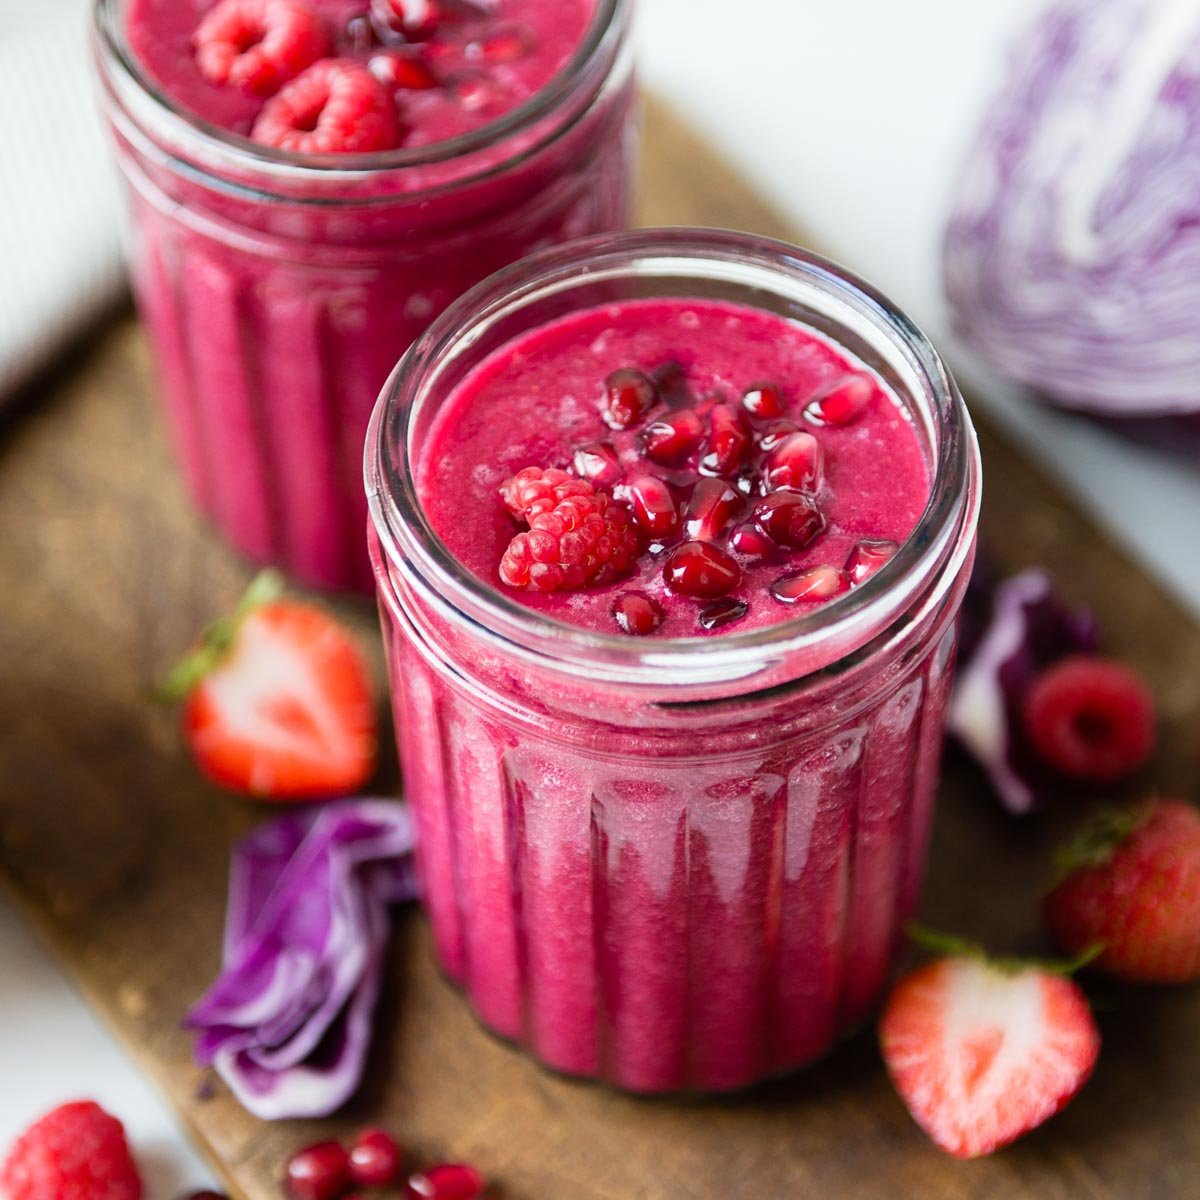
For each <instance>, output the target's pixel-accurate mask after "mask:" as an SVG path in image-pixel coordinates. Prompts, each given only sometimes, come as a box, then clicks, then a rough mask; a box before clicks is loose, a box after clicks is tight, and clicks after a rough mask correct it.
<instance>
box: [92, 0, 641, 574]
mask: <svg viewBox="0 0 1200 1200" xmlns="http://www.w3.org/2000/svg"><path fill="white" fill-rule="evenodd" d="M630 6H631V0H600V2H599V4H598V9H597V14H596V17H595V20H594V22H593V26H592V29H591V31H590V33H589V35H588V38H587V39H586V41H585V43H584V45H583V46H582V47H581V48H580V50H579V52H578V54H577V55H576V57H575V59H574V60H573V61H572V63H571V64H570V65H569V66H568V67H567V69H566V70H565V71H564V72H563V73H562V74H561V75H559V76H558V77H557V78H556V79H555V80H554V81H553V82H552V83H551V84H550V85H549V86H547V87H546V88H545V89H543V91H541V92H539V93H538V94H537V95H536V96H534V97H533V99H532V100H530V101H529V102H528V103H527V104H526V105H524V106H523V107H521V108H519V109H517V110H515V111H513V112H512V113H510V114H508V115H507V116H505V117H503V118H500V119H498V120H497V121H494V122H493V123H491V124H489V125H486V126H484V127H483V128H482V129H480V130H478V131H476V132H474V133H469V134H464V135H462V136H460V137H456V138H453V139H451V140H448V141H445V142H441V143H435V144H433V145H430V146H424V147H420V148H417V149H411V150H405V149H400V150H395V151H388V152H386V153H380V154H371V155H353V156H344V155H326V156H313V155H296V154H290V153H286V152H283V151H277V150H274V149H272V148H269V147H265V146H261V145H258V144H256V143H254V142H251V141H248V140H247V139H245V138H242V137H240V136H238V135H236V134H232V133H229V132H227V131H224V130H220V129H216V128H214V127H213V126H210V125H207V124H206V123H204V122H202V121H200V120H199V119H198V118H196V117H194V116H193V115H191V114H190V113H188V112H187V111H185V110H183V109H182V108H180V107H179V106H178V105H176V104H175V102H174V101H173V100H172V98H171V97H170V96H169V95H167V94H165V93H164V92H163V91H162V90H161V89H160V88H159V87H158V86H157V85H156V84H155V83H154V81H152V80H151V79H149V78H148V77H147V75H146V73H145V71H144V70H143V68H142V67H141V65H140V64H139V63H138V61H137V60H136V58H135V57H134V56H133V55H132V54H131V53H130V51H129V48H128V45H127V38H126V34H125V25H124V19H125V18H124V10H125V7H126V3H125V0H96V4H95V12H94V15H95V37H94V45H95V56H96V61H97V64H98V69H99V72H100V77H101V81H102V84H103V89H102V94H103V101H104V110H105V114H106V116H107V118H108V121H109V124H110V127H111V130H112V134H113V137H114V139H115V142H116V149H117V159H118V163H119V165H120V168H121V173H122V175H123V177H124V179H125V182H126V184H127V189H126V190H127V195H128V200H129V209H130V221H129V235H130V236H129V250H130V261H131V265H132V272H133V283H134V290H135V293H136V296H137V300H138V306H139V309H140V311H141V314H142V317H143V319H144V321H145V324H146V327H147V329H148V331H149V334H150V340H151V344H152V346H153V350H154V355H155V359H156V361H157V365H158V370H159V375H160V379H161V384H162V388H163V392H164V395H165V398H166V401H167V407H168V412H169V415H170V418H171V425H172V429H173V434H174V441H175V446H176V449H177V453H178V457H179V460H180V462H181V464H182V467H183V472H184V475H185V477H186V480H187V483H188V486H189V490H190V492H191V494H192V496H193V498H194V500H195V502H196V504H197V505H198V506H199V508H200V509H201V510H202V511H203V512H205V513H206V514H208V515H209V516H210V517H211V518H212V519H213V520H214V521H215V522H216V524H217V525H218V526H219V527H220V528H221V530H222V531H223V532H224V534H225V535H226V536H227V538H228V539H229V540H230V542H232V544H233V545H234V546H235V547H236V548H237V549H238V550H239V551H241V552H242V553H243V554H245V555H246V556H247V557H248V558H251V559H254V560H255V561H259V562H270V563H275V564H278V565H280V566H282V567H284V568H285V569H286V570H288V571H289V572H291V573H292V574H293V575H295V576H296V577H297V578H298V579H300V580H302V581H303V582H305V583H308V584H311V585H314V586H317V587H325V588H335V589H343V588H344V589H358V590H363V591H369V590H370V588H371V575H370V566H369V564H368V562H367V557H366V554H365V552H364V549H363V533H362V531H363V528H364V526H365V524H366V519H367V514H366V507H365V504H364V501H363V494H362V486H361V476H360V473H359V471H360V464H361V461H362V444H363V437H364V434H365V432H366V428H367V422H368V420H369V419H370V414H371V409H372V407H373V406H374V403H375V400H376V398H377V397H378V395H379V389H380V388H381V387H382V386H383V384H384V382H385V380H386V379H387V377H388V374H389V372H390V371H391V369H392V367H393V366H394V365H395V362H396V359H397V357H399V355H400V354H402V353H403V352H404V350H405V349H406V348H407V347H408V346H409V345H410V344H411V343H412V341H413V340H414V339H415V338H416V337H417V336H418V335H419V334H420V333H421V332H422V331H423V330H424V329H425V328H426V326H427V325H428V324H429V322H430V320H432V319H433V317H435V316H436V315H437V314H438V313H439V312H441V311H442V310H443V309H444V308H445V307H446V306H447V305H448V304H449V303H451V301H453V300H455V299H456V298H457V297H459V296H460V295H462V293H463V292H465V291H466V290H467V289H468V288H470V287H472V286H473V285H475V284H477V283H478V282H479V281H480V280H482V279H484V278H485V277H486V276H488V275H489V274H491V273H492V272H494V271H496V270H499V269H500V268H501V267H503V266H505V265H507V264H509V263H512V262H515V261H516V260H518V259H520V258H521V257H523V256H524V255H526V254H528V253H530V252H531V251H534V250H537V249H540V248H542V247H545V246H553V245H558V244H560V243H562V242H563V241H566V240H567V239H569V238H572V237H579V236H583V235H585V234H592V233H599V232H602V231H605V230H618V229H623V228H624V227H625V225H626V224H627V222H628V216H629V190H630V189H629V182H630V175H631V168H632V161H633V153H634V149H635V136H634V123H633V103H632V94H633V83H632V58H631V53H630V47H629V24H630Z"/></svg>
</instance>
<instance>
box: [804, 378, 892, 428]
mask: <svg viewBox="0 0 1200 1200" xmlns="http://www.w3.org/2000/svg"><path fill="white" fill-rule="evenodd" d="M874 390H875V386H874V384H873V383H872V382H871V380H870V379H868V378H867V377H866V376H865V375H851V376H850V377H849V378H848V379H844V380H843V381H842V382H841V383H839V384H838V385H837V386H836V387H834V388H833V389H831V390H830V391H828V392H826V393H825V394H824V395H823V396H818V397H817V398H816V399H815V400H813V401H812V402H811V403H810V404H809V405H808V407H807V408H806V409H805V410H804V415H805V417H807V418H808V420H810V421H811V422H812V423H813V424H814V425H849V424H851V423H852V422H854V421H856V420H858V418H859V417H860V416H862V414H863V412H864V410H865V409H866V407H867V404H868V403H869V402H870V400H871V395H872V393H873V392H874Z"/></svg>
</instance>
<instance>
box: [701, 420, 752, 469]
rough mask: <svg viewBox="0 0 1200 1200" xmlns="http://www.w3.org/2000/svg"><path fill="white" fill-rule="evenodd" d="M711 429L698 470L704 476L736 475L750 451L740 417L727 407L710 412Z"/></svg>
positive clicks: (746, 434) (747, 436)
mask: <svg viewBox="0 0 1200 1200" xmlns="http://www.w3.org/2000/svg"><path fill="white" fill-rule="evenodd" d="M710 419H711V421H712V428H711V432H710V433H709V435H708V444H707V447H706V449H705V453H704V457H703V459H701V461H700V469H701V470H702V471H703V472H704V473H705V474H706V475H736V474H737V471H738V468H739V467H741V465H742V463H743V462H744V461H745V459H746V453H747V451H748V450H749V449H750V434H749V433H747V432H746V427H745V426H744V425H743V424H742V418H741V414H740V413H739V412H738V411H737V409H735V408H731V407H730V406H729V405H727V404H719V405H717V407H716V408H714V409H713V410H712V416H711V418H710Z"/></svg>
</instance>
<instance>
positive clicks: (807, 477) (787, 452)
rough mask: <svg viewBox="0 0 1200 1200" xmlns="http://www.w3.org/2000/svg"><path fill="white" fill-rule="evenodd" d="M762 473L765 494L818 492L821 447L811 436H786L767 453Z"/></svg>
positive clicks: (822, 475)
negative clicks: (763, 475) (764, 480)
mask: <svg viewBox="0 0 1200 1200" xmlns="http://www.w3.org/2000/svg"><path fill="white" fill-rule="evenodd" d="M764 469H765V471H766V487H767V490H768V491H772V492H774V491H779V490H781V489H784V488H788V489H791V490H792V491H796V492H817V491H820V489H821V484H822V482H823V481H824V479H825V455H824V452H823V451H822V450H821V443H820V442H818V441H817V439H816V438H815V437H813V435H812V434H811V433H793V434H790V435H789V436H788V437H786V438H784V440H783V441H782V442H780V443H779V445H778V446H776V447H775V449H774V450H772V451H771V453H770V455H769V456H768V458H767V461H766V465H765V468H764Z"/></svg>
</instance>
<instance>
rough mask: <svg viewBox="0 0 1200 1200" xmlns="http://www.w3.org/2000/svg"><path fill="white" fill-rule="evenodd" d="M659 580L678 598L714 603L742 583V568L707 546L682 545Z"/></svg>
mask: <svg viewBox="0 0 1200 1200" xmlns="http://www.w3.org/2000/svg"><path fill="white" fill-rule="evenodd" d="M663 578H664V579H665V580H666V584H667V587H669V588H670V589H671V591H673V592H678V593H679V594H680V595H682V596H693V597H696V598H698V599H702V600H708V599H716V598H717V597H718V596H726V595H728V594H729V593H730V592H732V591H733V590H734V588H736V587H737V586H738V584H739V583H741V582H742V568H741V567H739V566H738V564H737V560H736V559H734V558H733V557H732V556H730V555H729V554H726V553H725V551H724V550H721V549H720V548H718V547H717V546H714V545H713V544H712V543H711V542H684V543H683V545H682V546H679V547H677V548H676V549H675V550H674V551H673V552H672V554H671V557H670V558H669V559H668V560H667V565H666V567H665V568H664V569H663Z"/></svg>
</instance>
